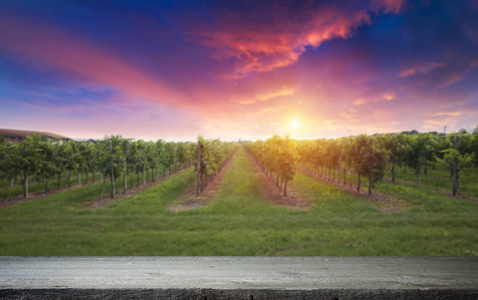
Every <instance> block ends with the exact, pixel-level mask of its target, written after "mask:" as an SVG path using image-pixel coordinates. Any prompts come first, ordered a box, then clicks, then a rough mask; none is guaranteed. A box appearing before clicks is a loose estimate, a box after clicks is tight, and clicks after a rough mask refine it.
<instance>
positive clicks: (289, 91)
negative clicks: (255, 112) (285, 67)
mask: <svg viewBox="0 0 478 300" xmlns="http://www.w3.org/2000/svg"><path fill="white" fill-rule="evenodd" d="M294 93H295V89H290V88H283V89H282V90H279V91H277V92H273V93H269V94H257V95H256V96H255V97H254V99H248V100H242V101H239V103H240V104H244V105H247V104H254V103H257V102H265V101H269V100H270V99H273V98H276V97H280V96H289V95H293V94H294Z"/></svg>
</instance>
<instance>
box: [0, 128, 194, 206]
mask: <svg viewBox="0 0 478 300" xmlns="http://www.w3.org/2000/svg"><path fill="white" fill-rule="evenodd" d="M196 149H197V146H196V144H195V143H191V142H166V141H164V140H162V139H158V140H157V141H155V142H154V141H143V140H136V141H134V140H132V139H125V138H122V137H121V136H111V137H109V138H107V139H105V140H102V141H97V142H96V143H88V142H74V141H68V142H64V143H61V142H60V141H59V140H53V141H50V140H48V138H47V137H46V136H41V135H36V134H34V135H31V136H27V137H26V139H25V140H24V142H22V143H11V142H7V141H3V140H1V141H0V178H1V179H7V180H10V182H11V186H13V184H14V182H15V181H16V179H17V178H20V179H21V183H22V187H23V197H24V198H27V197H28V181H29V178H32V177H35V178H37V179H38V180H40V181H41V182H44V184H45V193H48V192H49V190H50V182H52V181H53V180H55V177H56V180H57V186H58V187H59V186H60V178H61V177H62V176H65V174H66V177H67V180H68V187H71V181H70V177H71V175H72V174H73V173H75V174H77V176H78V185H81V182H82V181H81V175H82V174H84V176H85V177H86V183H88V178H89V174H93V181H95V175H96V174H97V175H98V176H99V179H100V180H103V182H105V181H106V179H107V178H109V179H110V181H111V197H112V198H114V197H115V194H116V188H115V179H117V178H118V177H120V176H123V179H124V180H123V192H125V193H126V190H127V189H128V176H129V177H130V178H129V183H130V187H129V188H132V187H133V185H134V184H135V183H134V182H133V177H132V175H133V174H136V186H139V185H140V184H141V185H143V184H145V183H146V181H147V180H148V179H149V181H155V180H158V179H159V177H160V173H161V174H162V175H168V174H169V173H171V172H172V171H177V170H178V169H180V168H185V167H188V166H191V165H193V163H194V162H195V161H196Z"/></svg>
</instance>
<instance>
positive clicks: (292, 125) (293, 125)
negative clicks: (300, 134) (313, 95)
mask: <svg viewBox="0 0 478 300" xmlns="http://www.w3.org/2000/svg"><path fill="white" fill-rule="evenodd" d="M300 125H301V124H300V120H299V119H292V120H290V124H289V126H290V128H292V130H293V131H297V130H298V129H299V128H300Z"/></svg>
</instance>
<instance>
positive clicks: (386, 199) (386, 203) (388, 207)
mask: <svg viewBox="0 0 478 300" xmlns="http://www.w3.org/2000/svg"><path fill="white" fill-rule="evenodd" d="M300 172H301V173H303V174H305V175H307V176H309V177H311V178H313V179H316V180H320V181H322V182H324V183H326V184H330V185H333V186H335V187H337V188H339V189H340V190H342V191H344V192H346V193H349V194H352V195H355V196H359V197H362V198H364V199H365V200H367V202H369V203H371V204H373V205H374V206H375V207H376V208H378V209H380V210H381V211H383V212H400V211H402V210H403V209H405V208H408V207H411V206H413V205H412V204H410V203H409V202H407V201H405V200H401V199H398V198H395V197H393V196H391V195H389V194H386V193H382V192H379V191H374V190H372V195H370V196H369V195H368V191H364V190H360V191H357V189H356V185H355V184H353V183H350V182H349V183H347V184H340V183H338V182H335V181H330V180H326V179H324V178H322V177H320V176H318V175H316V174H313V173H311V172H307V171H305V170H300Z"/></svg>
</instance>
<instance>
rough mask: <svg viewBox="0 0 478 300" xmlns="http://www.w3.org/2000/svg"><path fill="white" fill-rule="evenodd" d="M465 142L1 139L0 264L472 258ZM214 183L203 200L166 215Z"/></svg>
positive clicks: (469, 160)
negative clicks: (2, 258) (58, 258)
mask: <svg viewBox="0 0 478 300" xmlns="http://www.w3.org/2000/svg"><path fill="white" fill-rule="evenodd" d="M477 146H478V133H477V132H474V133H473V134H470V133H467V132H458V133H452V134H447V135H445V134H437V133H426V134H419V133H416V132H404V133H400V134H381V135H374V136H366V135H360V136H356V137H346V138H338V139H318V140H294V139H291V138H290V137H279V136H274V137H272V138H270V139H267V140H265V141H255V142H246V143H242V145H241V144H239V143H234V142H223V141H220V140H207V139H204V138H202V137H198V140H197V142H195V143H192V142H177V143H175V142H166V141H163V140H158V141H156V142H146V141H142V140H138V141H133V140H130V139H124V138H122V137H120V136H113V137H111V138H108V139H105V140H103V141H98V142H96V143H75V142H66V143H59V142H58V141H48V140H47V139H46V138H45V137H42V136H35V135H33V136H30V137H27V139H26V140H25V142H23V143H9V142H5V141H3V142H0V166H1V168H0V170H1V173H0V179H1V181H0V201H1V203H2V206H3V207H2V208H0V228H1V229H0V236H1V239H0V255H478V246H477V245H478V236H477V235H476V230H477V226H476V217H477V216H478V182H477V180H478V168H477V167H478V161H477V160H478V155H477V153H478V151H477ZM234 153H236V155H233V154H234ZM231 157H233V158H232V159H230V158H231ZM226 162H228V163H227V168H226V167H225V166H226ZM256 164H257V165H258V166H259V167H254V166H255V165H256ZM222 169H224V170H223V171H222V172H221V173H224V172H225V173H224V174H225V175H224V176H216V175H217V174H218V173H219V172H220V171H221V170H222ZM179 171H181V172H179ZM218 180H220V182H217V181H218ZM212 182H214V184H213V186H217V187H218V188H215V190H213V197H212V198H211V199H208V200H207V201H208V202H207V205H205V206H200V207H195V208H194V209H190V210H181V211H171V210H169V209H168V206H170V205H171V204H174V203H177V201H178V199H182V198H184V197H185V195H187V197H188V199H195V197H198V196H199V195H201V194H202V193H203V192H204V190H205V189H206V187H208V186H209V185H211V183H212ZM268 187H272V188H271V189H269V188H268ZM98 199H108V201H105V202H104V204H102V205H100V206H92V205H91V203H94V202H95V201H98ZM277 199H279V200H280V201H277ZM281 199H283V201H282V200H281ZM390 199H391V200H390ZM12 200H15V201H12ZM389 200H390V201H389ZM296 202H297V203H299V204H300V205H295V204H294V203H296ZM304 204H306V205H304Z"/></svg>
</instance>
